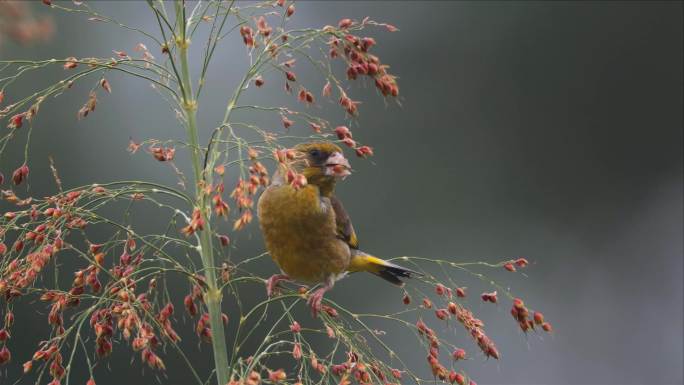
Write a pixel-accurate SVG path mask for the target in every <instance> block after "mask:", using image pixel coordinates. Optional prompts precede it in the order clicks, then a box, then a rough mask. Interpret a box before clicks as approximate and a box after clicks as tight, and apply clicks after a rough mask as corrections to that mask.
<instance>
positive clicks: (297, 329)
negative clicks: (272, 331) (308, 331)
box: [290, 321, 302, 333]
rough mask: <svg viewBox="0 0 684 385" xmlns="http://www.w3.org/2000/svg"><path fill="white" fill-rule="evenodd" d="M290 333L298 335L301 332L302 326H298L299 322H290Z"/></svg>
mask: <svg viewBox="0 0 684 385" xmlns="http://www.w3.org/2000/svg"><path fill="white" fill-rule="evenodd" d="M290 331H291V332H292V333H299V332H301V331H302V326H301V325H299V322H297V321H294V322H292V324H291V325H290Z"/></svg>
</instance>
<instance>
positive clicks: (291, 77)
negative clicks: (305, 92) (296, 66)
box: [285, 71, 297, 82]
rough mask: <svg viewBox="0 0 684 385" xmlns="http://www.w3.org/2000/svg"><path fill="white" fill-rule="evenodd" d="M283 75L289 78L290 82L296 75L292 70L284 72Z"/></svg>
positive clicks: (293, 80)
mask: <svg viewBox="0 0 684 385" xmlns="http://www.w3.org/2000/svg"><path fill="white" fill-rule="evenodd" d="M285 77H286V78H287V80H289V81H291V82H296V81H297V76H296V75H295V74H294V72H292V71H287V72H285Z"/></svg>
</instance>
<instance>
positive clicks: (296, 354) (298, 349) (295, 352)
mask: <svg viewBox="0 0 684 385" xmlns="http://www.w3.org/2000/svg"><path fill="white" fill-rule="evenodd" d="M292 358H294V359H295V360H297V361H299V360H301V359H302V344H300V343H299V342H297V343H295V344H294V346H293V347H292Z"/></svg>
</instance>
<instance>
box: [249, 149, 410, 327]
mask: <svg viewBox="0 0 684 385" xmlns="http://www.w3.org/2000/svg"><path fill="white" fill-rule="evenodd" d="M289 155H290V156H289V158H291V161H290V162H288V164H283V163H281V164H280V165H279V166H278V170H277V171H276V172H275V173H274V174H273V178H272V181H271V184H270V185H269V186H268V187H267V188H266V189H265V190H264V191H263V192H262V194H261V196H260V197H259V201H258V204H257V217H258V220H259V226H260V229H261V232H262V234H263V238H264V242H265V244H266V249H267V251H268V253H269V254H270V255H271V257H272V259H273V260H274V261H275V263H276V264H277V265H278V267H279V268H280V270H281V273H280V274H274V275H273V276H271V277H270V278H269V279H267V280H266V282H265V283H266V291H267V294H268V296H269V297H271V296H273V295H274V294H275V293H276V292H277V290H278V286H279V284H280V283H281V282H287V281H296V282H299V283H303V284H306V285H319V284H320V287H319V288H317V289H316V290H314V291H313V292H312V293H311V294H310V295H309V297H308V300H307V304H308V306H309V307H310V308H311V312H312V314H313V316H314V317H317V314H318V312H320V310H321V308H322V301H323V296H324V294H325V293H326V292H327V291H329V290H330V289H332V288H333V286H334V284H335V282H336V281H337V280H339V279H341V278H342V277H344V276H345V275H347V274H348V273H354V272H361V271H365V272H369V273H372V274H374V275H376V276H378V277H380V278H383V279H384V280H386V281H388V282H390V283H392V284H394V285H397V286H403V284H404V283H403V279H404V278H411V277H414V276H416V275H418V273H417V272H415V271H413V270H410V269H407V268H404V267H402V266H399V265H396V264H394V263H392V262H389V261H386V260H383V259H381V258H378V257H375V256H373V255H371V254H368V253H366V252H364V251H362V250H361V249H359V240H358V238H357V236H356V232H355V231H354V226H353V225H352V222H351V219H350V217H349V215H348V213H347V212H346V210H345V209H344V206H343V205H342V201H341V200H340V199H339V198H337V197H336V196H335V186H336V183H337V182H339V181H340V180H343V179H345V178H346V177H347V176H349V175H350V174H351V171H352V169H351V166H350V164H349V161H348V160H347V159H346V158H345V157H344V154H343V151H342V149H341V148H340V147H339V146H337V145H336V144H334V143H332V142H328V141H319V142H307V143H301V144H298V145H296V146H294V147H293V148H292V149H291V152H289ZM288 173H289V175H290V181H292V180H295V181H296V180H297V179H296V178H293V177H292V176H293V175H303V176H304V177H305V178H306V182H305V183H300V185H297V184H296V183H289V182H288ZM293 184H294V186H293Z"/></svg>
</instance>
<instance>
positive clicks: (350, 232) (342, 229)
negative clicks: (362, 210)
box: [330, 195, 359, 249]
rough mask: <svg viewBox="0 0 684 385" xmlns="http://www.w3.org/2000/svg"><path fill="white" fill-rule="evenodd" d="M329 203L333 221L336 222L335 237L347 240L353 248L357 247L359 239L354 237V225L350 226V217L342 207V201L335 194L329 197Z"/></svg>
mask: <svg viewBox="0 0 684 385" xmlns="http://www.w3.org/2000/svg"><path fill="white" fill-rule="evenodd" d="M330 205H331V206H332V208H333V210H334V211H335V221H336V222H337V237H338V238H340V239H342V240H343V241H345V242H347V244H348V245H349V246H351V247H352V248H353V249H358V248H359V240H358V239H357V238H356V232H354V226H352V222H351V218H349V214H347V211H346V210H345V209H344V206H343V205H342V201H340V200H339V199H337V197H336V196H334V195H333V196H331V197H330Z"/></svg>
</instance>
